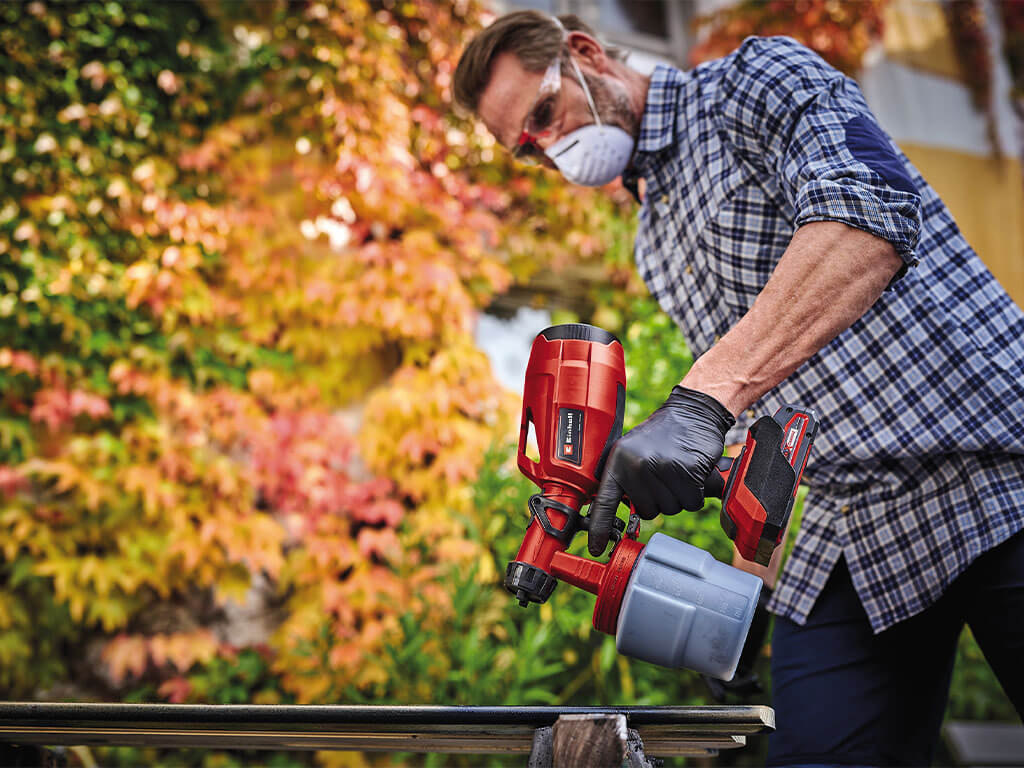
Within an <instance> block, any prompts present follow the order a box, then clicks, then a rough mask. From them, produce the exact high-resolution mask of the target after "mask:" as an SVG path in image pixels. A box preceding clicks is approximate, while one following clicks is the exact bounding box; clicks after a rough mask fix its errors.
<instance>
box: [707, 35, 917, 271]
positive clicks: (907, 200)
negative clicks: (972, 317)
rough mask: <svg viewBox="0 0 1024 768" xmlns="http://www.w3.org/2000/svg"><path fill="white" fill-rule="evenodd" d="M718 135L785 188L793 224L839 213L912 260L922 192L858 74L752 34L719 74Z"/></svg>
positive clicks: (771, 186)
mask: <svg viewBox="0 0 1024 768" xmlns="http://www.w3.org/2000/svg"><path fill="white" fill-rule="evenodd" d="M721 87H722V98H721V100H720V102H719V103H720V110H721V114H720V117H721V125H722V129H723V130H722V133H723V138H725V140H726V141H727V142H728V143H730V144H731V145H732V146H733V147H734V149H735V150H736V152H737V153H738V154H739V155H741V156H742V157H743V158H744V159H745V160H747V161H748V162H749V163H750V164H751V166H752V167H753V169H754V172H755V173H760V174H764V178H763V179H762V180H761V183H762V184H763V186H764V187H765V188H766V189H767V190H770V191H771V192H773V193H774V194H776V195H781V197H782V198H784V201H785V203H786V205H787V206H788V207H790V208H791V209H792V211H793V224H794V227H800V226H802V225H804V224H806V223H808V222H812V221H840V222H843V223H844V224H848V225H849V226H852V227H856V228H857V229H861V230H864V231H865V232H869V233H871V234H873V235H875V236H876V237H880V238H882V239H883V240H886V241H888V242H889V243H891V244H892V246H893V247H894V248H895V250H896V252H897V253H898V254H899V255H900V257H901V258H902V259H903V261H904V263H905V266H904V269H903V270H901V273H900V274H902V273H903V272H904V271H905V270H906V266H913V265H914V264H916V263H917V258H916V254H915V249H916V247H917V243H918V239H919V237H920V232H921V196H920V194H919V192H918V188H917V185H916V183H915V181H914V178H915V177H917V178H920V177H919V176H918V174H917V173H916V172H915V171H914V170H913V167H912V166H911V165H910V163H909V161H908V160H907V159H906V158H905V157H904V156H903V154H902V153H901V152H900V150H899V149H898V148H897V147H896V145H895V144H894V143H893V141H892V139H890V138H889V137H888V135H886V133H885V131H883V130H882V128H881V127H880V126H879V125H878V123H877V122H876V120H875V118H874V116H873V115H872V114H871V111H870V109H869V108H868V106H867V103H866V102H865V101H864V98H863V96H862V95H861V93H860V89H859V88H858V87H857V84H856V83H855V82H854V81H853V80H851V79H850V78H848V77H846V76H845V75H843V74H842V73H841V72H839V71H838V70H836V69H834V68H832V67H831V66H829V65H828V64H827V63H826V62H825V61H823V60H822V59H821V57H819V56H818V55H817V54H816V53H814V52H813V51H811V50H809V49H808V48H805V47H804V46H802V45H800V44H799V43H797V42H796V41H795V40H792V39H791V38H786V37H770V38H749V39H748V40H746V41H745V42H744V43H743V45H742V46H741V48H740V50H739V51H738V54H737V56H736V57H735V59H734V63H733V65H732V67H731V68H730V70H729V71H728V72H727V73H725V75H724V76H723V79H722V86H721Z"/></svg>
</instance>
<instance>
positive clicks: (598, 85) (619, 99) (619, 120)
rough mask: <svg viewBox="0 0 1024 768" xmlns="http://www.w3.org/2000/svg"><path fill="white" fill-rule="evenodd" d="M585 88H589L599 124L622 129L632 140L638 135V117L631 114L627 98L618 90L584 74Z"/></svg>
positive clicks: (599, 79) (630, 106)
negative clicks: (599, 118) (599, 120)
mask: <svg viewBox="0 0 1024 768" xmlns="http://www.w3.org/2000/svg"><path fill="white" fill-rule="evenodd" d="M583 77H584V79H585V80H586V81H587V87H588V88H590V95H591V96H592V97H593V99H594V106H595V107H596V108H597V114H598V115H599V116H600V117H601V122H602V123H606V124H607V125H614V126H618V127H619V128H622V129H623V130H624V131H625V132H626V133H628V134H629V135H630V136H632V137H633V138H634V139H636V138H637V136H639V135H640V120H641V118H640V116H639V115H637V114H635V113H634V112H633V107H632V105H631V104H630V103H629V98H628V97H627V96H626V94H625V93H623V92H622V91H619V90H613V89H611V88H609V87H608V86H607V85H605V83H604V80H603V79H601V78H599V77H593V76H591V75H589V74H586V73H584V75H583Z"/></svg>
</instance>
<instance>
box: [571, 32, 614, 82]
mask: <svg viewBox="0 0 1024 768" xmlns="http://www.w3.org/2000/svg"><path fill="white" fill-rule="evenodd" d="M565 42H566V45H568V46H569V50H570V51H572V53H573V55H574V56H576V58H577V59H579V60H581V61H583V62H585V63H586V64H588V65H590V68H591V69H593V70H594V71H596V72H597V73H598V74H604V73H605V72H607V71H608V65H609V63H610V62H611V59H609V58H608V55H607V54H606V53H605V52H604V48H602V47H601V44H600V43H599V42H597V40H595V39H594V38H592V37H591V36H590V35H588V34H587V33H586V32H579V31H573V32H570V33H569V36H568V37H567V38H566V41H565Z"/></svg>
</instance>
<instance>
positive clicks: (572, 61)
mask: <svg viewBox="0 0 1024 768" xmlns="http://www.w3.org/2000/svg"><path fill="white" fill-rule="evenodd" d="M551 20H552V21H553V22H555V26H557V27H558V28H559V29H560V30H562V42H563V43H564V42H565V41H566V40H567V39H568V38H569V31H568V30H567V29H566V28H565V27H564V26H562V22H561V21H559V20H558V17H557V16H552V17H551ZM569 63H570V64H572V68H573V70H575V72H576V77H577V78H578V79H579V82H580V86H581V87H582V88H583V95H584V96H586V97H587V104H588V105H589V106H590V112H591V114H593V116H594V122H595V123H596V124H597V125H601V116H600V115H598V114H597V106H596V105H595V104H594V98H593V97H592V96H591V95H590V88H588V87H587V81H586V80H584V79H583V73H582V72H581V71H580V67H579V64H577V63H576V59H574V58H573V56H572V51H569Z"/></svg>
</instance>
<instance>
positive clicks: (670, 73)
mask: <svg viewBox="0 0 1024 768" xmlns="http://www.w3.org/2000/svg"><path fill="white" fill-rule="evenodd" d="M685 80H686V73H685V72H680V71H679V70H678V69H676V68H675V67H668V66H665V65H664V64H659V65H658V66H657V67H655V69H654V72H652V73H651V83H650V85H649V86H648V89H647V102H646V104H645V106H644V117H643V121H642V122H641V124H640V140H639V141H638V142H637V147H636V149H637V152H638V153H643V152H659V151H661V150H662V149H664V148H665V147H667V146H668V145H669V144H671V143H672V142H673V141H674V140H675V126H676V114H677V112H678V110H679V103H678V102H679V89H680V88H681V87H682V85H683V83H684V81H685Z"/></svg>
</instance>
